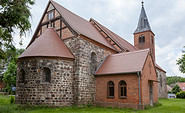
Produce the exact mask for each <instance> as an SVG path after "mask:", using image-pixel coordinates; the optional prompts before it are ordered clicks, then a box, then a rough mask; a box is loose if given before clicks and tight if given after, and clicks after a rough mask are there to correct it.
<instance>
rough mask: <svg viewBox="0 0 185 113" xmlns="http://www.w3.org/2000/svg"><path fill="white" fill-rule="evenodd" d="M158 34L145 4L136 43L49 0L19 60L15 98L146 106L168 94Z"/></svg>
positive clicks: (48, 102)
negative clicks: (157, 50)
mask: <svg viewBox="0 0 185 113" xmlns="http://www.w3.org/2000/svg"><path fill="white" fill-rule="evenodd" d="M154 36H155V34H154V33H153V32H152V30H151V28H150V25H149V22H148V19H147V16H146V13H145V10H144V7H143V5H142V8H141V14H140V17H139V22H138V26H137V28H136V30H135V32H134V45H132V44H130V43H129V42H127V41H126V40H124V39H123V38H121V37H120V36H118V35H117V34H116V33H114V32H112V31H110V30H109V29H108V28H106V27H105V26H103V25H101V24H100V23H98V22H97V21H96V20H94V19H92V18H91V19H90V20H89V21H87V20H85V19H83V18H81V17H79V16H78V15H76V14H74V13H72V12H71V11H69V10H67V9H65V8H64V7H62V6H61V5H59V4H58V3H56V2H54V1H52V0H50V1H49V2H48V5H47V7H46V9H45V11H44V14H43V16H42V18H41V20H40V22H39V25H38V27H37V29H36V31H35V33H34V35H33V37H32V39H31V41H30V43H29V45H28V46H27V48H26V50H25V51H24V53H23V54H21V55H20V56H19V58H18V62H17V72H18V73H17V78H16V82H17V84H16V85H17V86H16V98H15V99H16V103H21V104H25V103H29V104H33V105H47V106H72V105H82V104H93V105H100V106H112V107H121V108H125V107H127V108H135V109H143V108H144V106H146V105H151V106H152V105H153V104H154V103H156V102H157V101H158V97H166V96H167V93H166V72H165V71H164V70H163V69H162V68H161V67H159V66H158V65H157V63H156V62H155V37H154Z"/></svg>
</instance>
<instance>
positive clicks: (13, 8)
mask: <svg viewBox="0 0 185 113" xmlns="http://www.w3.org/2000/svg"><path fill="white" fill-rule="evenodd" d="M33 4H34V0H0V59H3V58H5V57H6V56H5V55H4V54H5V52H4V49H3V48H8V47H9V45H11V44H12V41H13V37H12V33H13V32H14V29H17V30H19V33H20V36H21V35H23V34H25V32H26V31H28V30H29V29H30V28H31V23H30V22H29V18H30V17H31V13H30V7H29V6H30V5H33Z"/></svg>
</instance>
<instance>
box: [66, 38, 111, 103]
mask: <svg viewBox="0 0 185 113" xmlns="http://www.w3.org/2000/svg"><path fill="white" fill-rule="evenodd" d="M64 43H65V44H66V45H67V47H68V48H69V49H70V50H71V52H72V53H73V55H74V56H75V61H74V104H76V105H81V104H93V103H94V101H95V78H94V75H92V74H91V71H90V70H91V67H90V63H91V54H92V53H93V52H94V53H95V54H96V56H97V66H98V65H99V64H100V63H101V61H102V60H103V59H104V58H105V56H106V54H111V52H109V51H106V50H104V49H103V48H101V47H99V46H97V45H95V44H93V43H91V42H89V41H87V40H85V39H84V38H83V37H75V38H69V39H65V40H64Z"/></svg>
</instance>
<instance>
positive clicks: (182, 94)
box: [176, 91, 185, 99]
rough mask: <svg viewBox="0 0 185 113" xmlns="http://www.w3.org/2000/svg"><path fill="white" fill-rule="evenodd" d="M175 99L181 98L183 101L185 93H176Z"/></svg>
mask: <svg viewBox="0 0 185 113" xmlns="http://www.w3.org/2000/svg"><path fill="white" fill-rule="evenodd" d="M176 97H177V98H183V99H185V91H181V92H178V93H177V94H176Z"/></svg>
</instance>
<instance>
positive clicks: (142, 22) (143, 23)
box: [134, 1, 151, 33]
mask: <svg viewBox="0 0 185 113" xmlns="http://www.w3.org/2000/svg"><path fill="white" fill-rule="evenodd" d="M141 5H142V7H141V13H140V17H139V21H138V25H137V28H136V30H135V32H134V33H139V32H144V31H151V28H150V24H149V22H148V18H147V16H146V12H145V9H144V2H143V1H142V2H141Z"/></svg>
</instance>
